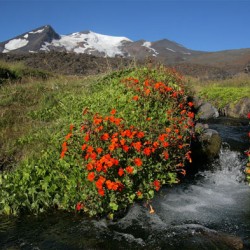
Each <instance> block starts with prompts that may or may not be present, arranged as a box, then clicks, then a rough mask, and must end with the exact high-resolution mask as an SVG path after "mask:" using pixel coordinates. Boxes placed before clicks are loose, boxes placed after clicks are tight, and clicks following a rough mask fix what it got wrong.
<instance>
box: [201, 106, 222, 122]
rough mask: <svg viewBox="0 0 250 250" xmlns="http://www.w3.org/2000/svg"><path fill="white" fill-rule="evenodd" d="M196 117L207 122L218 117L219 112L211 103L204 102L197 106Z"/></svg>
mask: <svg viewBox="0 0 250 250" xmlns="http://www.w3.org/2000/svg"><path fill="white" fill-rule="evenodd" d="M196 115H197V117H198V118H199V119H201V120H208V119H210V118H217V117H219V112H218V110H217V109H216V108H215V107H214V106H213V105H212V104H211V103H209V102H205V103H202V104H201V105H200V106H199V108H198V110H197V114H196Z"/></svg>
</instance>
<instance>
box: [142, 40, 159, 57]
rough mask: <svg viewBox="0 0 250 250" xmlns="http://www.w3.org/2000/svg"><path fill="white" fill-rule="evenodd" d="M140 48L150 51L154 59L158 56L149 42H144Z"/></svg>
mask: <svg viewBox="0 0 250 250" xmlns="http://www.w3.org/2000/svg"><path fill="white" fill-rule="evenodd" d="M142 46H143V47H146V48H148V49H149V50H151V51H152V52H153V56H155V57H156V56H157V55H158V54H159V53H158V52H157V51H156V50H155V49H154V48H152V47H151V46H152V43H151V42H147V41H146V42H144V43H143V44H142Z"/></svg>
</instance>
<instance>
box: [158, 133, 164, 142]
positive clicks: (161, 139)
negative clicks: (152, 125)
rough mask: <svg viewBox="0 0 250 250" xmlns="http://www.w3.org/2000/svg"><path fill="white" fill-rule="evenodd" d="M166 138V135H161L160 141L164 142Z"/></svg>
mask: <svg viewBox="0 0 250 250" xmlns="http://www.w3.org/2000/svg"><path fill="white" fill-rule="evenodd" d="M165 137H166V134H161V135H159V137H158V140H159V141H164V140H165Z"/></svg>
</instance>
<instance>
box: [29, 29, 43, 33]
mask: <svg viewBox="0 0 250 250" xmlns="http://www.w3.org/2000/svg"><path fill="white" fill-rule="evenodd" d="M43 31H44V29H40V30H36V31H30V32H29V33H30V34H37V33H42V32H43Z"/></svg>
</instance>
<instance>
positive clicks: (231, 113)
mask: <svg viewBox="0 0 250 250" xmlns="http://www.w3.org/2000/svg"><path fill="white" fill-rule="evenodd" d="M223 111H224V115H225V116H228V117H232V118H246V117H247V114H248V112H249V111H250V97H244V98H242V99H240V100H239V101H238V102H236V103H230V104H228V105H227V106H226V107H225V108H224V110H223Z"/></svg>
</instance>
